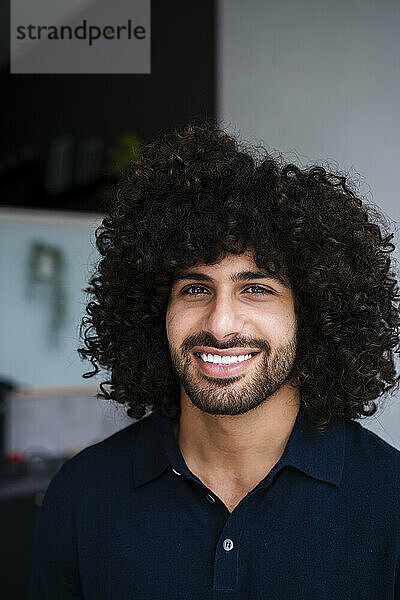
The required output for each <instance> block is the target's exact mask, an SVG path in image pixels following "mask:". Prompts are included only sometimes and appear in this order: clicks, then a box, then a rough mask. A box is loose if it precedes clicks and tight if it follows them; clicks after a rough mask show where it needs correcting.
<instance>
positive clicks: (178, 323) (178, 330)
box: [165, 308, 190, 346]
mask: <svg viewBox="0 0 400 600" xmlns="http://www.w3.org/2000/svg"><path fill="white" fill-rule="evenodd" d="M165 325H166V331H167V338H168V341H169V343H170V344H172V345H173V346H177V345H179V344H180V343H181V342H182V341H183V340H184V338H185V337H186V336H187V335H189V333H190V322H189V319H188V318H187V315H185V314H182V312H181V311H176V310H174V309H173V308H171V309H170V310H167V314H166V318H165Z"/></svg>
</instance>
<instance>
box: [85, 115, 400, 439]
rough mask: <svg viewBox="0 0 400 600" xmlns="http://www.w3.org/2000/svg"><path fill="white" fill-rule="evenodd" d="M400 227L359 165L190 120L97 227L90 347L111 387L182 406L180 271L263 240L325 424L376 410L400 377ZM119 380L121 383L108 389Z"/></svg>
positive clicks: (144, 161)
mask: <svg viewBox="0 0 400 600" xmlns="http://www.w3.org/2000/svg"><path fill="white" fill-rule="evenodd" d="M393 236H394V234H393V233H390V232H389V230H388V226H387V223H386V222H385V218H384V216H383V214H382V213H381V211H380V210H379V209H378V208H377V207H376V206H374V205H373V204H372V203H369V204H367V202H366V201H365V200H364V201H363V200H361V198H360V197H359V195H357V193H356V187H355V185H354V184H353V183H351V182H350V181H349V177H348V176H347V177H346V176H345V175H343V174H340V173H338V172H336V173H331V172H328V171H327V170H325V168H324V167H322V166H317V165H313V166H308V167H306V168H300V167H299V166H296V165H295V164H291V163H289V164H285V162H284V160H283V159H282V155H281V154H277V153H276V152H275V153H272V152H271V151H267V150H266V149H265V148H264V147H263V146H248V145H247V146H246V145H245V144H244V143H243V142H242V141H240V140H238V139H237V136H234V135H228V134H227V133H226V132H225V131H224V130H223V129H221V128H220V126H218V124H217V123H216V122H210V121H206V122H204V123H202V124H200V125H193V124H191V123H189V124H187V125H186V126H185V127H184V128H183V129H182V130H179V131H177V130H173V131H169V132H167V133H164V134H163V136H162V137H161V138H160V140H158V141H155V142H154V143H151V144H149V145H147V146H145V147H144V149H143V151H142V154H141V155H140V157H139V159H138V160H135V161H131V163H130V164H129V167H128V169H127V170H126V172H124V173H123V175H122V177H121V179H120V181H119V182H118V183H117V184H116V185H115V186H114V193H113V200H112V205H111V207H110V210H109V214H108V215H107V216H105V218H104V219H103V221H102V224H101V225H100V227H98V228H97V230H96V246H97V248H98V251H99V252H100V255H101V258H100V260H99V263H98V266H97V269H96V272H95V273H94V274H93V275H92V277H91V279H90V281H89V285H88V287H87V288H86V289H85V291H86V292H87V293H88V294H90V295H91V299H90V301H89V302H88V304H87V307H86V313H87V314H86V315H85V316H84V317H83V319H82V323H81V327H80V334H81V336H83V337H84V345H85V348H79V349H78V352H79V354H80V356H81V358H86V359H89V360H90V362H91V363H92V365H93V367H94V370H93V371H89V372H87V373H84V375H83V377H84V378H88V377H92V376H94V375H96V374H97V373H98V372H99V367H101V368H104V369H106V370H108V379H107V381H104V382H103V383H101V384H100V389H101V392H102V393H101V392H98V394H97V397H98V398H104V399H111V400H114V401H116V402H119V403H121V404H123V405H125V406H126V407H127V414H128V416H130V417H132V418H134V419H139V418H141V417H143V416H144V415H145V413H146V409H148V408H151V409H152V410H161V411H162V412H164V413H165V414H166V415H168V416H169V417H171V418H176V417H177V416H179V414H180V382H179V380H178V378H177V375H176V373H175V372H174V370H173V368H172V361H171V357H170V351H169V345H168V340H167V335H166V326H165V314H166V309H167V304H168V300H169V295H170V289H171V284H172V281H173V280H174V274H175V273H176V272H177V271H179V270H181V269H184V268H186V267H191V266H194V265H196V264H204V263H206V264H215V263H216V262H218V261H219V260H221V259H222V258H224V257H225V256H226V255H227V254H228V253H233V254H241V253H243V252H245V251H246V249H248V248H252V249H254V250H255V252H256V253H255V262H256V264H257V266H258V267H259V268H264V269H267V270H268V271H269V272H271V271H282V273H283V272H284V273H285V275H286V276H287V277H288V278H289V280H290V283H291V286H292V289H293V293H294V299H295V311H296V315H297V343H298V347H297V356H296V359H295V364H294V366H293V381H295V382H296V384H297V385H298V388H299V395H300V400H301V402H302V403H303V404H304V407H305V409H306V411H307V412H308V415H309V417H310V420H311V422H312V423H313V425H314V426H315V427H316V428H317V429H320V430H323V429H325V428H326V427H327V425H328V423H329V422H330V420H331V419H332V418H335V417H338V418H341V419H344V420H346V421H349V420H352V419H357V418H361V417H365V416H371V415H373V414H374V413H375V412H376V410H377V405H376V403H375V402H374V401H373V400H374V399H376V398H377V397H378V396H382V394H384V393H385V392H388V391H389V390H393V389H394V388H395V387H398V385H399V379H400V375H396V368H395V360H394V358H395V356H394V355H395V353H399V324H400V318H399V307H398V301H399V298H400V296H399V293H398V292H399V288H398V286H397V281H396V276H395V273H394V271H393V270H391V266H392V265H391V258H390V253H391V252H392V251H393V250H394V248H395V246H394V244H393V243H392V242H391V239H392V238H393ZM105 386H107V387H109V390H107V389H106V387H105Z"/></svg>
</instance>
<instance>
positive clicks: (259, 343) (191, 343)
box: [181, 333, 270, 354]
mask: <svg viewBox="0 0 400 600" xmlns="http://www.w3.org/2000/svg"><path fill="white" fill-rule="evenodd" d="M195 346H209V347H210V348H215V350H229V349H231V348H245V347H250V348H258V349H259V350H260V351H265V352H266V353H267V354H269V352H270V346H269V344H268V342H266V341H265V340H263V339H259V338H244V337H239V336H237V337H235V338H232V339H230V340H227V341H225V342H219V341H218V340H217V339H216V338H215V337H214V336H213V335H211V334H209V333H200V334H197V335H192V336H189V337H187V338H186V339H185V340H184V342H183V343H182V345H181V350H182V352H183V353H184V354H187V353H189V352H190V350H191V349H192V348H194V347H195Z"/></svg>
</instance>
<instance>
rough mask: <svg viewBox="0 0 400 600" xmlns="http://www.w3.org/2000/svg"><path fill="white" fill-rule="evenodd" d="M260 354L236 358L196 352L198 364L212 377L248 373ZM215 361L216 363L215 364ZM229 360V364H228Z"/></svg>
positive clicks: (243, 355)
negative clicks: (249, 367)
mask: <svg viewBox="0 0 400 600" xmlns="http://www.w3.org/2000/svg"><path fill="white" fill-rule="evenodd" d="M258 354H260V352H250V353H249V354H240V355H236V356H220V355H217V354H203V353H202V352H194V353H193V356H194V357H195V360H196V363H197V364H198V366H199V368H200V370H201V371H202V373H204V374H205V375H209V376H212V377H231V376H234V375H239V374H240V373H242V372H243V371H246V370H247V368H248V366H249V364H250V363H252V362H253V361H254V360H255V357H256V356H257V355H258ZM214 360H215V361H216V362H214ZM228 360H229V362H228Z"/></svg>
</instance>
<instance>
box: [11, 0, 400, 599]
mask: <svg viewBox="0 0 400 600" xmlns="http://www.w3.org/2000/svg"><path fill="white" fill-rule="evenodd" d="M28 2H29V0H26V3H27V4H28ZM75 4H79V2H78V3H76V2H75ZM87 4H91V8H92V9H93V8H96V2H95V1H92V2H89V3H88V2H87V0H85V1H84V2H82V15H84V11H85V10H86V9H87ZM19 5H20V7H21V6H22V8H23V2H19ZM132 5H134V0H132ZM82 15H81V16H82ZM78 16H79V15H78ZM399 30H400V4H399V3H398V2H396V1H395V0H382V1H381V2H380V3H379V4H378V3H377V2H375V1H374V0H362V1H361V0H335V1H333V0H332V1H330V0H325V1H324V0H322V1H321V0H319V1H316V0H302V1H295V0H280V2H277V1H275V0H249V1H248V2H247V3H246V4H244V3H243V2H241V1H240V0H218V2H217V1H214V2H213V1H211V0H191V2H184V1H183V0H152V1H151V73H148V74H145V73H142V74H87V75H85V74H11V73H10V58H9V56H10V51H9V48H10V4H9V2H8V1H6V2H5V1H3V0H0V86H1V97H2V104H3V109H2V111H1V117H0V119H1V122H0V123H1V124H0V127H1V135H0V285H1V293H0V339H1V346H0V502H1V506H0V558H1V560H0V579H1V582H2V583H1V590H2V592H3V594H4V597H5V598H7V600H14V599H18V600H19V599H25V598H27V597H28V595H27V594H28V580H29V570H30V564H31V545H32V535H33V530H34V525H35V520H36V515H37V511H38V509H39V507H40V503H41V500H42V498H43V494H44V492H45V490H46V487H47V485H48V482H49V480H50V479H51V477H52V476H53V475H54V473H55V472H56V471H57V470H58V468H59V467H60V466H61V464H62V462H64V461H65V460H66V459H68V458H69V457H70V456H72V455H73V454H75V453H76V452H78V451H79V450H80V449H82V448H84V447H86V446H88V445H90V444H93V443H95V442H97V441H100V440H101V439H104V438H105V437H107V436H108V435H111V434H112V433H113V432H115V431H117V430H119V429H121V428H122V427H125V426H126V425H128V424H130V423H132V420H131V419H129V418H128V417H127V416H126V415H125V412H124V410H123V408H122V407H120V406H119V405H112V404H110V403H108V402H106V401H104V400H97V399H96V398H95V394H96V391H97V389H98V383H99V382H100V381H101V380H102V379H103V377H101V376H100V375H98V376H97V377H95V378H92V379H89V380H86V379H83V378H82V374H83V373H84V372H85V371H88V370H90V369H89V365H88V363H86V362H85V363H82V362H81V360H80V359H79V356H78V354H77V351H76V348H77V347H79V346H80V345H81V341H80V339H79V325H80V321H81V317H82V315H83V314H84V309H85V304H86V300H87V298H86V295H85V292H84V288H85V286H86V285H87V281H88V278H89V275H90V273H91V272H92V270H93V268H94V266H95V264H96V262H97V259H98V256H97V252H96V248H95V245H94V231H95V229H96V227H97V226H98V225H99V224H100V222H101V220H102V217H103V215H104V214H105V212H106V211H107V206H108V204H107V203H108V199H109V197H110V193H111V186H112V184H113V183H115V182H116V181H117V179H118V176H119V174H120V172H121V170H123V168H124V167H125V166H126V164H127V162H128V160H130V159H131V158H132V157H135V156H139V155H140V152H141V148H142V147H143V145H144V144H146V143H148V142H151V141H153V140H154V139H155V138H157V137H158V136H159V135H161V134H162V133H163V132H164V131H166V130H168V129H170V128H172V127H182V126H183V125H184V124H185V123H186V122H187V121H189V120H190V121H191V122H192V123H196V122H200V121H202V120H203V119H206V118H208V119H214V118H217V119H218V120H219V121H220V123H221V125H222V126H223V127H225V128H227V129H228V130H230V131H231V132H233V133H238V134H239V135H240V136H241V137H242V139H244V140H245V141H248V142H250V143H255V144H257V143H260V144H261V143H262V144H264V145H265V146H267V147H268V148H270V149H271V150H272V151H275V150H276V151H282V152H283V153H284V155H285V157H286V158H287V159H288V160H290V161H293V162H296V163H298V164H301V165H303V166H305V165H307V164H308V163H319V164H321V165H323V166H328V165H329V166H331V167H332V168H334V169H336V168H338V169H340V170H341V171H343V172H345V173H348V174H349V175H350V177H351V178H352V179H353V180H355V181H357V182H358V185H359V192H360V194H361V195H362V197H363V198H365V200H366V201H368V202H372V203H375V204H376V205H378V206H379V208H380V209H381V210H382V211H383V213H384V214H385V215H386V217H387V220H388V222H389V223H390V224H391V227H392V230H393V231H394V232H395V239H394V240H393V241H394V242H395V243H396V244H398V243H399V237H398V230H397V223H398V222H399V211H400V203H399V190H398V185H396V184H397V177H396V173H397V168H398V161H399V156H400V113H399V97H400V38H399V35H398V32H399ZM395 182H396V183H395ZM394 258H395V261H396V262H395V264H394V267H395V269H396V270H397V272H398V269H397V261H398V250H396V252H395V253H394ZM362 424H363V425H364V426H365V427H367V428H369V429H371V430H372V431H374V432H375V433H377V434H378V435H379V436H380V437H382V438H383V439H385V440H386V441H387V442H389V443H390V444H391V445H393V446H395V447H397V448H399V449H400V408H399V403H398V401H397V398H387V399H385V402H384V403H383V405H382V409H380V410H378V413H377V414H376V415H375V416H374V417H371V418H369V419H363V420H362Z"/></svg>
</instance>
